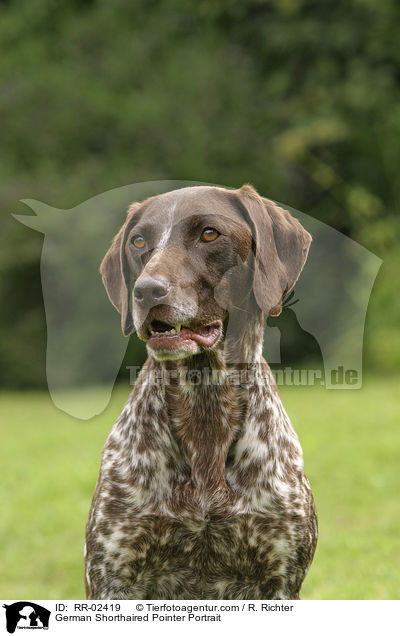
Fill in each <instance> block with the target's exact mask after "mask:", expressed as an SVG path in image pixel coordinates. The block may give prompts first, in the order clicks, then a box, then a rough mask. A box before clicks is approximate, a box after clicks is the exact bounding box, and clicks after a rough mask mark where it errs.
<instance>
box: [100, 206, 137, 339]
mask: <svg viewBox="0 0 400 636" xmlns="http://www.w3.org/2000/svg"><path fill="white" fill-rule="evenodd" d="M139 206H140V203H133V204H132V205H131V206H130V208H129V210H128V215H127V219H126V221H125V223H124V225H123V226H122V227H121V229H120V231H119V232H118V234H117V235H116V236H115V237H114V239H113V242H112V244H111V247H110V249H109V250H108V252H107V253H106V255H105V257H104V258H103V260H102V262H101V265H100V273H101V276H102V278H103V284H104V287H105V288H106V291H107V294H108V297H109V299H110V300H111V302H112V304H113V305H114V307H115V308H116V309H118V311H119V313H120V314H121V329H122V333H123V334H124V336H129V335H130V334H131V333H132V331H133V320H132V311H131V308H130V290H131V283H132V278H131V270H130V267H129V264H128V259H127V256H126V252H125V243H126V239H127V236H128V233H129V231H130V229H131V227H132V222H133V217H134V213H135V212H136V210H137V209H138V207H139Z"/></svg>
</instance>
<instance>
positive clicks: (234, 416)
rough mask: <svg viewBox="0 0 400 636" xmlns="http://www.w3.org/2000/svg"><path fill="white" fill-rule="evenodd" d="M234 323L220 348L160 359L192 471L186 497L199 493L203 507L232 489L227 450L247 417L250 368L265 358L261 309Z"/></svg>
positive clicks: (175, 423)
mask: <svg viewBox="0 0 400 636" xmlns="http://www.w3.org/2000/svg"><path fill="white" fill-rule="evenodd" d="M244 319H246V321H247V325H244V324H243V322H244ZM230 324H231V328H230V329H229V327H228V330H227V334H226V338H225V339H224V342H222V343H220V345H219V346H217V347H216V349H214V350H212V351H210V352H208V353H203V354H198V355H195V356H192V357H190V358H187V359H184V360H179V361H174V362H171V361H169V362H163V363H161V373H162V379H163V390H164V398H165V401H166V404H167V410H168V417H169V422H170V427H171V429H172V432H173V434H174V436H175V438H176V440H177V442H178V444H179V446H180V448H181V450H182V452H183V454H184V456H185V458H186V461H187V463H188V465H189V466H190V471H191V473H190V484H191V488H192V492H191V494H190V495H189V493H188V492H186V498H187V499H189V497H192V498H193V496H195V497H196V499H197V500H198V501H199V500H200V501H203V502H204V508H205V509H210V508H214V509H215V506H218V504H222V503H225V502H226V500H227V499H229V497H230V495H231V493H230V489H229V488H228V486H227V484H226V464H227V461H228V453H229V451H230V449H231V448H232V444H233V442H234V440H235V438H236V437H237V436H238V435H239V434H240V432H241V431H242V428H243V425H244V420H245V418H246V411H247V402H248V388H247V387H248V383H249V380H250V381H251V379H249V374H251V373H253V372H254V370H255V369H257V368H259V367H260V366H261V364H265V363H263V360H262V340H263V321H262V316H261V312H260V313H259V314H258V315H256V316H253V317H252V321H251V322H250V321H249V320H248V317H247V316H245V317H243V316H239V317H235V320H233V321H231V323H230ZM232 325H234V326H232ZM234 327H236V328H234ZM210 498H211V499H212V501H210Z"/></svg>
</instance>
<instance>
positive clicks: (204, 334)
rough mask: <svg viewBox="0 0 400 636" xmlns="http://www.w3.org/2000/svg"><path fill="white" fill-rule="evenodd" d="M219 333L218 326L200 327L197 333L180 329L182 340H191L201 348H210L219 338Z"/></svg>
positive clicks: (184, 328)
mask: <svg viewBox="0 0 400 636" xmlns="http://www.w3.org/2000/svg"><path fill="white" fill-rule="evenodd" d="M219 332H220V328H219V326H218V325H213V326H211V327H204V328H201V327H200V328H199V329H198V330H197V331H192V330H191V329H188V328H187V327H182V329H181V331H180V334H181V335H182V337H183V338H185V337H186V338H190V339H191V340H194V341H195V342H198V343H199V344H200V345H202V346H203V347H212V345H213V344H214V342H215V341H216V340H217V338H218V336H219Z"/></svg>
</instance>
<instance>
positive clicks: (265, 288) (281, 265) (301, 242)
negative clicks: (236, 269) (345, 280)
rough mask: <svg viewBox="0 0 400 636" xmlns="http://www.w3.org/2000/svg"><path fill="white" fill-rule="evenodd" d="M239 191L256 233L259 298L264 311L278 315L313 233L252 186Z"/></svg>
mask: <svg viewBox="0 0 400 636" xmlns="http://www.w3.org/2000/svg"><path fill="white" fill-rule="evenodd" d="M236 192H237V195H238V197H239V200H240V203H241V204H242V206H243V208H244V213H245V216H246V220H247V222H248V223H249V225H250V227H251V229H252V234H253V252H254V256H255V269H254V280H253V292H254V296H255V299H256V301H257V304H258V306H259V307H260V309H262V311H263V312H264V313H266V314H267V315H270V316H278V315H279V314H280V313H281V311H282V297H283V296H284V295H285V294H287V292H289V291H290V290H291V289H292V287H294V285H295V283H296V281H297V279H298V277H299V276H300V273H301V270H302V269H303V267H304V264H305V262H306V259H307V254H308V250H309V248H310V243H311V240H312V238H311V235H310V234H309V233H308V232H307V231H306V230H305V229H304V228H303V226H302V225H301V224H300V223H299V222H298V221H297V219H295V218H294V217H293V216H292V215H291V214H289V212H288V211H287V210H284V209H283V208H280V207H279V206H277V205H276V203H274V202H273V201H270V200H269V199H265V198H263V197H260V195H259V194H258V193H257V192H256V191H255V190H254V188H253V187H252V186H250V185H244V186H243V187H242V188H240V190H237V191H236Z"/></svg>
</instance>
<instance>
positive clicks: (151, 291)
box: [133, 276, 170, 307]
mask: <svg viewBox="0 0 400 636" xmlns="http://www.w3.org/2000/svg"><path fill="white" fill-rule="evenodd" d="M169 290H170V284H169V283H168V281H166V280H165V278H161V277H160V278H153V277H151V276H147V277H146V278H142V279H139V280H138V281H137V282H136V284H135V287H134V288H133V297H134V299H135V300H136V302H138V303H140V305H142V306H144V307H152V306H153V305H154V303H155V302H158V301H160V300H162V299H163V298H165V297H166V296H168V294H169Z"/></svg>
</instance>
